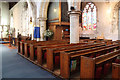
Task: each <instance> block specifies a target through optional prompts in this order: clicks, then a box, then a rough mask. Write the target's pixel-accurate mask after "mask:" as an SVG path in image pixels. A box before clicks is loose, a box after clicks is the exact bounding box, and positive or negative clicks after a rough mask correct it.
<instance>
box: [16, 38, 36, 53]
mask: <svg viewBox="0 0 120 80" xmlns="http://www.w3.org/2000/svg"><path fill="white" fill-rule="evenodd" d="M33 41H34V40H28V41H17V44H18V53H21V51H20V50H21V46H22V47H23V44H24V43H25V42H33ZM22 42H23V44H22Z"/></svg>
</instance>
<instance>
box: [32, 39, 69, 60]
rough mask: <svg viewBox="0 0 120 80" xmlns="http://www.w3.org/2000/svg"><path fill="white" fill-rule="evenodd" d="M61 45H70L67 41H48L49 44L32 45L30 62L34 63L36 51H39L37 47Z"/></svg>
mask: <svg viewBox="0 0 120 80" xmlns="http://www.w3.org/2000/svg"><path fill="white" fill-rule="evenodd" d="M61 44H68V42H65V41H63V42H62V41H48V42H42V43H36V44H30V60H32V61H34V52H35V49H37V46H44V45H61Z"/></svg>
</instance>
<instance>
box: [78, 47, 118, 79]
mask: <svg viewBox="0 0 120 80" xmlns="http://www.w3.org/2000/svg"><path fill="white" fill-rule="evenodd" d="M119 55H120V49H119V50H115V51H113V52H110V53H107V54H104V55H101V56H98V57H96V58H89V57H85V56H81V66H80V78H81V79H94V78H95V76H96V75H97V74H96V72H95V71H97V70H96V67H97V66H98V65H100V66H101V64H102V65H103V64H104V63H110V64H112V61H110V60H112V59H114V58H116V57H117V56H119ZM109 61H110V62H109ZM101 70H102V69H101Z"/></svg>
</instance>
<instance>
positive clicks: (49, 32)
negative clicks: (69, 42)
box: [44, 29, 54, 38]
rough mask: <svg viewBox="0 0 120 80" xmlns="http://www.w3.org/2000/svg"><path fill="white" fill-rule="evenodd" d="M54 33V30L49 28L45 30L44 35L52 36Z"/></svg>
mask: <svg viewBox="0 0 120 80" xmlns="http://www.w3.org/2000/svg"><path fill="white" fill-rule="evenodd" d="M53 34H54V33H53V31H52V30H49V29H48V30H46V31H45V33H44V36H45V37H49V38H52V36H53Z"/></svg>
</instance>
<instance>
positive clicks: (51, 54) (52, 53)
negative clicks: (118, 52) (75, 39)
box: [47, 43, 105, 70]
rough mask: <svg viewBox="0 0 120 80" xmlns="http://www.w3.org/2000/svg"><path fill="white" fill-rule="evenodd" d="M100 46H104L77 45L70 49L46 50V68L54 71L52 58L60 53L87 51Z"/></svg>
mask: <svg viewBox="0 0 120 80" xmlns="http://www.w3.org/2000/svg"><path fill="white" fill-rule="evenodd" d="M100 46H105V44H104V43H103V44H88V45H77V46H72V47H60V48H52V49H51V48H48V49H47V68H48V69H49V70H53V69H54V64H53V62H54V56H55V55H59V53H60V52H61V51H68V52H69V51H78V50H83V49H89V48H94V47H100Z"/></svg>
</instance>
